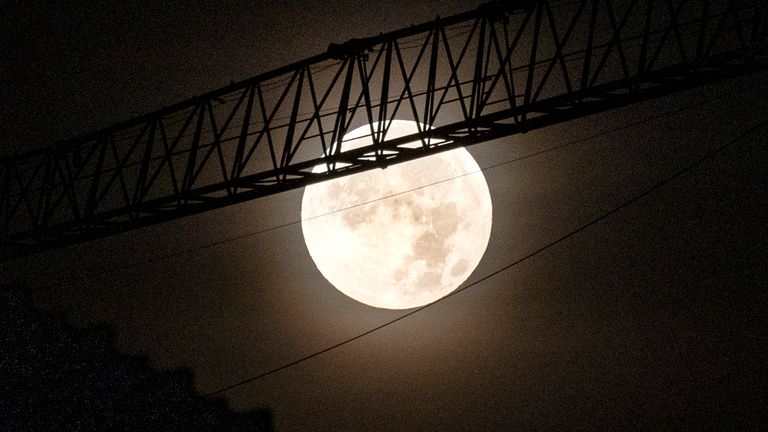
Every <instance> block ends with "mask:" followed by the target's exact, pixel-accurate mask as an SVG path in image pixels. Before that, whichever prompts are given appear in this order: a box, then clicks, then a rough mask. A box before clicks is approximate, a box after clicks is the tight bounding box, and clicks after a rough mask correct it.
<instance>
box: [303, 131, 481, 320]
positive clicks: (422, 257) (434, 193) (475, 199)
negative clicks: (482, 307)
mask: <svg viewBox="0 0 768 432" xmlns="http://www.w3.org/2000/svg"><path fill="white" fill-rule="evenodd" d="M416 132H418V129H417V124H416V123H414V122H411V121H403V120H393V121H392V123H391V124H390V127H389V130H388V131H387V135H386V136H387V138H397V137H400V136H404V135H409V134H413V133H416ZM370 133H371V127H370V125H366V126H363V127H360V128H358V129H355V130H353V131H351V132H349V133H348V134H347V135H345V136H344V143H343V144H342V150H351V149H354V148H358V147H363V146H366V145H370V144H371V143H372V140H371V137H370ZM420 145H421V143H420V142H417V143H410V144H408V145H406V146H403V147H413V146H420ZM324 171H326V167H325V166H324V165H323V166H317V167H315V168H314V169H313V172H324ZM301 219H302V223H301V227H302V230H303V233H304V241H305V242H306V244H307V248H308V249H309V253H310V255H311V256H312V260H314V262H315V264H316V265H317V268H318V270H320V273H322V274H323V276H324V277H325V278H326V279H328V281H329V282H330V283H331V284H333V286H335V287H336V288H337V289H338V290H339V291H341V292H343V293H344V294H346V295H348V296H349V297H352V298H353V299H355V300H357V301H359V302H362V303H365V304H367V305H370V306H374V307H379V308H387V309H408V308H413V307H418V306H422V305H425V304H428V303H432V302H434V301H435V300H438V299H440V298H442V297H444V296H445V295H447V294H449V293H450V292H451V291H453V290H455V289H456V288H457V287H458V286H459V285H460V284H461V283H462V282H464V281H465V280H466V279H467V278H468V277H469V275H470V274H471V273H472V271H474V269H475V267H477V264H478V263H479V262H480V259H481V258H482V256H483V253H484V252H485V249H486V246H487V245H488V239H489V238H490V235H491V219H492V208H491V196H490V194H489V192H488V185H487V184H486V182H485V177H484V176H483V173H482V172H481V171H480V168H479V167H478V165H477V163H476V162H475V160H474V159H473V158H472V156H471V155H470V154H469V152H468V151H467V150H466V149H464V148H459V149H454V150H450V151H447V152H442V153H438V154H435V155H431V156H428V157H424V158H420V159H416V160H413V161H409V162H405V163H401V164H397V165H392V166H390V167H388V168H386V169H376V170H371V171H365V172H362V173H358V174H354V175H350V176H345V177H341V178H336V179H333V180H328V181H325V182H322V183H318V184H314V185H310V186H307V187H306V189H305V190H304V197H303V199H302V202H301Z"/></svg>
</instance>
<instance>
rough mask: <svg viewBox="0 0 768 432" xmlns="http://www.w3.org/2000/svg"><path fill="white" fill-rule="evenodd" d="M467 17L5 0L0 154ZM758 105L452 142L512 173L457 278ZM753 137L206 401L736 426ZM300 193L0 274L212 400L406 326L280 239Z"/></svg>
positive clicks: (763, 112) (727, 136) (746, 122)
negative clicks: (429, 300) (366, 40)
mask: <svg viewBox="0 0 768 432" xmlns="http://www.w3.org/2000/svg"><path fill="white" fill-rule="evenodd" d="M476 5H477V2H464V3H463V2H459V1H455V2H438V1H420V2H410V3H409V2H405V1H398V2H394V3H393V2H388V3H383V2H370V3H366V4H363V3H360V2H352V1H349V2H334V3H333V4H330V5H329V4H324V3H321V2H316V3H312V2H307V1H295V2H284V3H281V5H279V6H276V5H273V4H267V3H264V4H259V3H258V2H239V3H238V2H233V1H222V2H215V3H210V4H208V5H206V4H197V3H194V2H185V3H183V4H182V2H178V4H177V3H176V2H162V4H160V3H157V4H153V5H151V6H149V3H147V5H143V6H142V5H139V3H137V2H125V3H123V4H119V3H113V2H89V3H87V5H86V4H85V3H82V4H81V3H80V2H34V1H33V2H23V3H22V2H17V3H16V4H12V5H11V6H10V7H4V8H3V12H1V13H2V15H1V16H2V23H3V25H1V26H0V41H2V42H0V43H2V44H3V46H2V48H0V49H1V50H2V51H0V54H2V59H3V61H2V62H0V64H1V65H2V66H0V67H2V68H3V69H2V76H3V77H4V79H3V82H2V84H0V86H1V87H0V91H2V93H1V96H2V98H0V103H2V105H0V107H1V108H0V113H1V114H2V121H1V122H0V123H2V125H1V126H0V128H1V129H2V135H0V136H2V137H3V138H2V151H3V154H8V153H11V152H14V151H22V150H25V149H30V148H34V147H38V146H40V145H44V144H47V143H49V142H52V141H54V140H56V139H61V138H66V137H71V136H75V135H77V134H80V133H84V132H88V131H90V130H93V129H97V128H100V127H104V126H107V125H110V124H112V123H114V122H118V121H121V120H124V119H127V118H129V117H131V116H132V115H134V114H141V113H144V112H147V111H151V110H153V109H156V108H159V107H161V106H163V105H168V104H171V103H173V102H175V101H178V100H180V99H185V98H187V97H189V96H192V95H194V94H199V93H203V92H204V91H207V90H211V89H213V88H216V87H219V86H222V85H225V84H227V83H229V81H230V80H235V81H237V80H240V79H244V78H247V77H249V76H252V75H256V74H258V73H260V72H264V71H266V70H269V69H271V68H274V67H276V66H279V65H281V64H284V63H287V62H290V61H294V60H298V59H301V58H303V57H308V56H310V55H313V54H316V53H318V52H321V51H323V50H325V48H326V47H327V45H328V44H329V43H330V42H340V41H343V40H346V39H349V38H351V37H358V36H366V35H372V34H377V33H379V32H382V31H388V30H394V29H397V28H399V27H403V26H407V25H409V24H411V23H414V24H415V23H420V22H423V21H427V20H430V19H432V18H433V17H434V15H436V14H441V15H449V14H453V13H457V12H461V11H463V10H465V9H471V8H472V7H474V6H476ZM767 86H768V84H766V74H762V75H757V76H752V77H746V78H741V79H734V80H731V81H727V82H723V83H719V84H717V85H713V86H709V87H706V88H702V89H698V90H694V91H690V92H686V93H682V94H678V95H675V96H671V97H668V98H665V99H662V100H656V101H650V102H646V103H642V104H639V105H634V106H630V107H627V108H622V109H619V110H615V111H612V112H609V113H605V114H601V115H597V116H594V117H590V118H586V119H582V120H578V121H572V122H569V123H565V124H561V125H558V126H554V127H551V128H547V129H545V130H540V131H536V132H531V133H528V134H526V135H519V136H514V137H511V138H508V139H504V140H499V141H494V142H489V143H484V144H479V145H476V146H474V147H472V148H471V149H470V151H471V153H472V154H473V155H474V157H475V158H476V160H477V162H478V164H479V165H480V166H481V167H487V166H490V165H493V164H496V163H498V162H503V161H514V162H510V163H509V164H506V165H503V166H500V167H498V168H493V169H489V170H487V171H486V172H485V175H486V180H487V182H488V185H489V189H490V191H491V196H492V199H493V206H494V225H493V232H492V235H491V240H490V244H489V247H488V251H487V252H486V255H485V257H484V259H483V261H482V262H481V263H480V265H479V267H478V268H477V269H476V271H475V273H474V274H473V275H472V276H471V277H470V279H469V282H472V281H475V280H478V279H480V278H481V277H483V276H485V275H488V274H490V273H492V272H494V271H497V270H498V269H500V268H503V267H504V266H507V265H509V264H510V263H512V262H515V261H516V260H518V259H520V258H522V257H525V256H527V255H529V254H530V253H531V252H533V251H536V250H538V249H539V248H541V247H542V246H544V245H546V244H548V243H550V242H552V241H554V240H556V239H558V238H560V237H562V236H563V235H565V234H567V233H569V232H571V231H573V230H575V229H577V228H578V227H580V226H582V225H583V224H585V223H587V222H589V221H591V220H593V219H595V218H598V217H600V216H602V215H603V214H605V213H607V212H609V211H611V210H612V209H614V208H616V207H617V206H619V205H621V204H622V203H624V202H626V201H628V200H630V199H632V198H633V197H634V196H636V195H638V194H641V193H643V192H644V191H646V190H648V189H649V188H651V187H652V186H653V185H655V184H657V183H658V182H660V181H662V180H664V179H666V178H668V177H669V176H671V175H673V174H674V173H675V172H677V171H678V170H680V169H683V168H685V167H687V166H689V165H690V164H692V163H693V162H695V161H696V160H698V159H699V158H701V157H702V156H704V155H705V154H707V153H708V152H710V151H712V150H714V149H716V148H718V147H720V146H722V145H723V144H725V143H727V142H729V141H730V140H732V139H734V138H735V137H737V136H738V134H740V133H742V132H743V131H744V130H745V129H746V128H747V127H749V126H751V125H754V124H756V123H757V122H758V121H761V120H764V119H765V118H767V117H768V106H766V104H765V102H764V101H765V97H766V87H767ZM681 108H685V109H683V110H682V111H678V110H679V109H681ZM673 111H678V112H673ZM665 113H668V114H665ZM646 119H647V120H648V121H645V122H642V123H640V122H641V121H643V120H646ZM633 123H638V124H636V125H634V126H629V125H632V124H633ZM623 126H628V127H623ZM765 136H766V129H765V128H761V129H758V130H757V132H756V133H754V134H752V135H750V136H748V137H745V138H743V139H740V140H738V142H736V143H735V144H734V145H732V146H730V147H728V148H727V149H726V150H724V151H722V152H720V153H718V154H717V155H716V156H714V157H712V158H711V159H707V160H706V161H705V162H703V163H702V164H700V165H699V166H697V167H696V168H694V169H692V170H690V171H688V172H686V173H685V174H683V175H681V176H680V177H678V178H676V179H675V180H673V181H672V182H670V183H669V184H666V185H665V186H663V187H661V188H659V189H658V190H656V191H654V192H652V193H650V194H648V195H646V196H644V197H643V198H641V199H640V200H638V201H636V202H634V203H633V204H630V205H629V206H627V207H625V208H623V209H621V210H620V211H618V212H616V213H613V214H612V215H610V216H609V217H607V218H606V219H604V220H602V221H600V222H598V223H597V224H594V225H592V226H590V227H589V228H587V229H586V230H584V231H581V232H580V233H578V234H576V235H574V236H572V237H569V238H568V239H567V240H565V241H563V242H560V243H558V244H557V245H555V246H553V247H551V248H549V249H547V250H545V251H543V252H541V253H539V254H537V255H535V256H533V257H531V258H530V259H527V260H525V261H523V262H522V263H520V264H519V265H516V266H514V267H512V268H510V269H509V270H506V271H504V272H501V273H499V274H498V275H496V276H493V277H492V278H490V279H488V280H485V281H483V282H481V283H478V284H477V285H474V286H472V287H471V288H469V289H467V290H465V291H463V292H461V293H459V294H457V295H455V296H453V297H450V298H449V299H446V300H445V301H442V302H440V303H437V304H435V305H434V306H432V307H430V308H428V309H425V310H423V311H421V312H419V313H417V314H415V315H413V316H410V317H408V318H406V319H404V320H402V321H399V322H397V323H396V324H394V325H391V326H388V327H386V328H384V329H382V330H380V331H377V332H375V333H373V334H370V335H368V336H366V337H364V338H362V339H359V340H357V341H355V342H352V343H350V344H347V345H344V346H343V347H341V348H339V349H336V350H333V351H330V352H328V353H326V354H323V355H321V356H318V357H316V358H314V359H312V360H309V361H307V362H304V363H302V364H299V365H297V366H295V367H291V368H288V369H286V370H283V371H281V372H279V373H276V374H274V375H271V376H269V377H266V378H264V379H261V380H257V381H255V382H252V383H249V384H246V385H243V386H240V387H238V388H236V389H233V390H231V391H228V392H226V393H225V394H224V396H225V397H227V398H228V400H229V402H230V404H231V406H232V407H234V408H236V409H250V408H269V409H271V410H272V411H273V414H274V420H275V425H276V428H277V429H278V430H392V431H399V430H451V429H475V430H509V429H510V428H519V429H524V430H532V429H538V430H547V429H549V430H551V429H585V430H594V429H610V428H612V427H620V426H624V427H631V428H634V427H639V428H643V429H656V428H657V427H658V426H661V425H674V424H677V425H686V426H699V427H705V426H711V425H712V424H713V422H714V423H723V424H727V423H733V422H736V423H738V422H741V423H742V424H744V422H746V421H748V420H749V419H751V418H754V415H756V414H757V413H758V412H759V411H761V410H762V407H763V406H764V404H765V402H766V401H765V391H764V388H765V387H764V386H762V383H761V381H760V380H759V379H758V378H757V376H758V374H759V373H760V372H761V371H762V370H763V369H764V364H765V360H766V359H765V348H766V332H765V329H764V327H763V326H762V325H761V324H760V320H759V319H760V318H761V316H762V315H764V314H765V310H767V309H766V306H768V305H766V301H765V294H764V293H763V291H764V289H765V287H766V286H768V272H766V269H765V257H766V256H768V251H767V250H766V249H768V247H766V242H765V239H766V238H768V235H767V234H768V232H766V231H767V230H766V227H765V213H766V211H765V209H766V208H767V207H768V206H766V198H765V190H768V164H767V163H766V161H768V147H766V145H765V144H766V139H765ZM567 143H574V144H573V145H569V146H567V147H564V148H559V149H555V150H552V151H548V152H544V153H541V154H536V153H537V152H540V151H543V150H547V149H552V148H555V147H558V146H561V145H563V144H567ZM534 154H535V155H534ZM528 155H533V156H530V157H526V156H528ZM521 158H522V159H521ZM516 159H520V160H516ZM515 160H516V161H515ZM301 194H302V191H301V190H295V191H291V192H287V193H283V194H280V195H276V196H272V197H268V198H264V199H260V200H257V201H252V202H248V203H244V204H241V205H237V206H233V207H229V208H226V209H223V210H219V211H215V212H210V213H206V214H202V215H198V216H194V217H189V218H185V219H183V220H180V221H176V222H172V223H166V224H163V225H158V226H154V227H150V228H147V229H144V230H141V231H137V232H131V233H127V234H123V235H119V236H115V237H112V238H108V239H104V240H99V241H95V242H91V243H88V244H85V245H80V246H75V247H70V248H67V249H63V250H59V251H54V252H50V253H46V254H42V255H40V256H36V257H31V258H28V259H25V260H23V261H17V262H15V263H14V264H13V266H12V267H9V266H7V265H6V267H5V268H4V272H6V273H7V274H8V275H9V276H11V277H17V278H24V279H26V280H28V281H29V282H30V283H31V284H33V285H40V284H47V283H51V282H53V281H63V282H64V283H62V284H60V285H57V286H54V287H50V288H48V289H45V290H43V291H40V292H38V293H36V294H34V296H33V298H34V299H35V300H36V301H37V302H38V303H39V304H40V305H42V306H45V307H47V308H49V309H51V310H56V311H62V312H64V313H65V314H66V316H67V318H68V320H69V321H70V322H72V323H74V324H77V325H86V324H88V323H102V322H103V323H107V324H108V325H110V326H113V327H114V329H115V331H116V335H117V339H118V341H119V344H120V348H121V349H122V350H124V351H125V352H127V353H131V354H143V355H146V356H148V357H149V358H150V360H151V361H152V362H153V364H154V365H156V366H158V367H161V368H176V367H188V368H191V369H192V370H193V372H194V373H195V377H196V378H195V379H196V386H197V388H198V389H199V390H200V391H201V392H204V393H205V392H210V391H214V390H217V389H220V388H222V387H225V386H227V385H230V384H233V383H236V382H239V381H241V380H243V379H245V378H248V377H250V376H254V375H257V374H259V373H261V372H264V371H266V370H270V369H272V368H275V367H277V366H280V365H282V364H285V363H288V362H291V361H293V360H295V359H298V358H301V357H303V356H306V355H308V354H311V353H313V352H316V351H319V350H321V349H324V348H326V347H328V346H331V345H333V344H335V343H338V342H339V341H342V340H344V339H347V338H349V337H352V336H355V335H357V334H360V333H362V332H364V331H366V330H369V329H370V328H373V327H375V326H377V325H379V324H381V323H384V322H386V321H388V320H391V319H393V318H396V317H397V316H399V315H401V314H403V312H402V311H399V312H398V311H387V310H377V309H373V308H370V307H367V306H364V305H361V304H359V303H357V302H355V301H353V300H351V299H349V298H347V297H345V296H343V295H342V294H340V293H338V292H337V291H336V290H335V289H333V288H332V286H330V285H329V284H328V283H327V282H326V281H325V280H324V279H323V278H322V276H321V275H320V274H319V272H318V271H317V270H316V268H315V267H314V264H313V263H312V261H311V259H310V257H309V255H308V253H307V251H306V248H305V246H304V243H303V238H302V233H301V226H300V224H298V223H295V222H297V221H298V220H299V210H300V202H301ZM289 222H294V223H293V224H290V225H288V226H285V227H283V228H277V229H270V228H273V227H276V226H279V225H283V224H286V223H289ZM264 230H267V231H265V232H262V233H260V234H256V235H247V234H249V233H255V232H259V231H264ZM235 237H242V238H240V239H237V240H232V241H224V240H227V239H232V238H235ZM222 241H224V242H222ZM215 242H222V243H221V244H218V245H215V246H211V247H206V248H200V247H201V246H204V245H209V244H212V243H215ZM192 249H194V250H193V251H192V252H188V253H182V252H183V251H185V250H192ZM167 254H175V255H173V256H172V257H168V258H163V256H165V255H167ZM147 260H152V261H151V262H150V263H146V261H147ZM133 264H135V265H133ZM126 266H127V267H126ZM110 270H112V271H110ZM94 274H96V275H95V276H89V275H94ZM632 426H634V427H632Z"/></svg>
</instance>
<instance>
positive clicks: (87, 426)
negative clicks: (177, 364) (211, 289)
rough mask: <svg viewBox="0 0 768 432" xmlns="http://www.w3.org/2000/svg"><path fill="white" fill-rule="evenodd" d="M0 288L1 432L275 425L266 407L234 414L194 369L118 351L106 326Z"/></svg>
mask: <svg viewBox="0 0 768 432" xmlns="http://www.w3.org/2000/svg"><path fill="white" fill-rule="evenodd" d="M0 288H2V289H0V430H3V431H14V432H15V431H198V430H200V431H208V430H210V431H267V430H272V417H271V415H270V413H269V412H268V411H266V410H256V411H251V412H244V413H238V412H234V411H232V410H230V409H229V408H228V407H227V405H226V403H225V402H224V401H223V400H221V399H213V400H212V399H207V398H204V397H203V396H201V395H200V394H199V393H197V392H196V391H195V390H194V388H193V385H192V384H193V383H192V381H193V376H192V373H191V372H189V371H187V370H176V371H170V372H166V371H159V370H157V369H153V368H152V367H151V366H150V365H149V364H148V362H147V360H146V359H142V358H139V357H132V356H129V355H126V354H122V353H120V352H118V351H116V350H115V349H114V347H113V342H112V341H113V335H112V331H111V330H110V329H109V328H107V327H103V326H102V327H93V328H87V329H84V330H78V329H75V328H73V327H72V326H69V325H67V324H66V323H65V322H64V320H63V319H62V317H60V316H56V315H52V314H48V313H44V312H42V311H40V310H37V309H35V308H33V307H31V306H30V305H29V304H28V303H27V301H26V300H25V299H24V296H23V294H22V291H23V289H22V287H18V286H7V285H6V286H3V287H0Z"/></svg>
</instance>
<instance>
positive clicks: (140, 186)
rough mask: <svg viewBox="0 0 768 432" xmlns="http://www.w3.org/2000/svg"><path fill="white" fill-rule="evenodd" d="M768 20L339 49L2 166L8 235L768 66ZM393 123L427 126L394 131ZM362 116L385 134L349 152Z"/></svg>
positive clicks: (659, 23)
mask: <svg viewBox="0 0 768 432" xmlns="http://www.w3.org/2000/svg"><path fill="white" fill-rule="evenodd" d="M767 15H768V14H767V12H766V6H764V4H763V3H761V2H758V1H751V0H740V1H735V0H731V1H707V0H702V1H685V0H655V1H654V0H582V1H578V0H577V1H562V2H554V1H553V2H549V1H540V2H536V1H530V2H525V1H522V2H521V1H509V2H499V3H489V4H487V5H485V6H483V7H481V8H479V9H478V10H475V11H471V12H468V13H464V14H461V15H456V16H453V17H449V18H443V19H436V20H435V21H433V22H430V23H426V24H422V25H418V26H413V27H410V28H407V29H402V30H399V31H395V32H392V33H388V34H384V35H380V36H376V37H371V38H366V39H353V40H350V41H348V42H346V43H344V44H338V45H337V44H332V45H331V46H330V47H329V49H328V52H326V53H324V54H321V55H318V56H315V57H312V58H309V59H307V60H305V61H301V62H298V63H295V64H292V65H289V66H285V67H282V68H280V69H277V70H274V71H272V72H269V73H266V74H263V75H260V76H258V77H255V78H252V79H249V80H246V81H244V82H240V83H236V84H232V85H230V86H228V87H225V88H223V89H220V90H216V91H213V92H211V93H208V94H206V95H203V96H200V97H196V98H194V99H191V100H188V101H185V102H182V103H179V104H176V105H174V106H171V107H168V108H165V109H162V110H160V111H157V112H154V113H151V114H148V115H145V116H142V117H139V118H136V119H133V120H130V121H128V122H125V123H123V124H120V125H117V126H114V127H111V128H108V129H105V130H102V131H100V132H97V133H94V134H91V135H87V136H84V137H81V138H78V139H74V140H71V141H67V142H63V143H58V144H56V145H54V146H52V147H50V148H47V149H45V150H43V151H39V152H36V153H34V154H28V155H22V156H18V157H13V158H10V159H6V160H3V161H1V162H0V236H1V238H2V240H0V245H2V248H3V253H4V256H6V257H7V256H9V255H17V254H20V253H24V252H29V251H36V250H43V249H48V248H53V247H57V246H60V245H65V244H70V243H75V242H80V241H84V240H87V239H91V238H96V237H101V236H105V235H109V234H112V233H117V232H122V231H126V230H130V229H133V228H137V227H141V226H146V225H149V224H153V223H157V222H160V221H165V220H170V219H175V218H178V217H181V216H184V215H189V214H193V213H198V212H202V211H206V210H209V209H214V208H218V207H222V206H226V205H230V204H233V203H237V202H242V201H245V200H250V199H253V198H256V197H261V196H265V195H268V194H273V193H277V192H280V191H285V190H288V189H292V188H298V187H302V186H305V185H307V184H310V183H313V182H319V181H323V180H326V179H329V178H333V177H337V176H342V175H347V174H352V173H356V172H360V171H362V170H368V169H373V168H381V167H385V166H386V165H387V164H392V163H398V162H402V161H406V160H410V159H413V158H418V157H422V156H425V155H428V154H431V153H434V152H439V151H444V150H448V149H452V148H455V147H458V146H466V145H469V144H473V143H478V142H483V141H487V140H491V139H495V138H499V137H503V136H508V135H511V134H515V133H521V132H525V131H528V130H532V129H536V128H541V127H544V126H547V125H551V124H554V123H559V122H563V121H567V120H570V119H574V118H577V117H582V116H586V115H589V114H593V113H597V112H601V111H605V110H609V109H612V108H615V107H619V106H624V105H627V104H631V103H634V102H637V101H641V100H645V99H648V98H654V97H659V96H663V95H666V94H669V93H672V92H678V91H682V90H686V89H689V88H692V87H695V86H701V85H705V84H707V83H711V82H714V81H717V80H721V79H725V78H730V77H733V76H736V75H739V74H744V73H750V72H753V71H756V70H760V69H764V68H765V67H766V64H767V63H768V61H766V56H765V52H766V50H765V47H766V33H767V28H768V19H767ZM392 119H406V120H414V121H417V122H419V123H420V124H422V125H430V127H424V128H423V129H422V130H420V132H419V133H418V134H415V135H411V136H408V137H402V138H398V139H388V138H387V125H388V121H389V120H392ZM366 124H370V125H372V126H371V132H370V133H371V138H372V142H373V144H372V145H370V146H367V147H363V148H359V149H355V150H352V151H345V150H344V148H343V147H342V146H341V145H340V143H341V142H342V141H343V137H344V135H345V133H346V131H348V130H351V129H352V128H356V127H358V126H361V125H366ZM413 142H421V144H422V145H421V146H418V148H413V147H414V146H413V145H407V144H408V143H413ZM318 165H323V166H325V167H327V169H326V170H324V171H325V172H316V173H313V172H312V168H313V167H315V166H318Z"/></svg>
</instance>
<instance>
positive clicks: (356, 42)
mask: <svg viewBox="0 0 768 432" xmlns="http://www.w3.org/2000/svg"><path fill="white" fill-rule="evenodd" d="M327 52H328V55H329V56H331V58H332V59H335V60H345V59H348V58H353V57H358V56H360V57H362V58H364V59H365V58H367V57H368V53H371V52H373V44H372V43H371V42H370V41H369V40H368V39H359V38H354V39H350V40H348V41H346V42H344V43H340V44H338V43H332V44H330V45H328V51H327Z"/></svg>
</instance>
